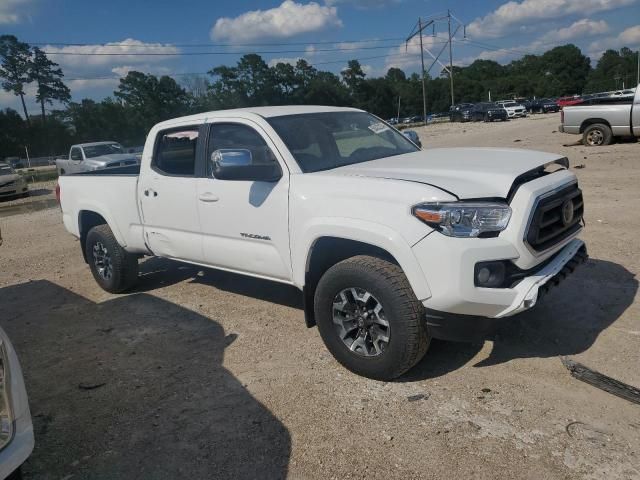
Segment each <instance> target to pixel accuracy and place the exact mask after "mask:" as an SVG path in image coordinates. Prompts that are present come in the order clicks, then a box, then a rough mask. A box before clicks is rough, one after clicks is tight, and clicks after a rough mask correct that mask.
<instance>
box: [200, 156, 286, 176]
mask: <svg viewBox="0 0 640 480" xmlns="http://www.w3.org/2000/svg"><path fill="white" fill-rule="evenodd" d="M211 163H212V167H213V168H212V171H213V176H214V177H215V178H217V179H219V180H245V181H254V182H277V181H278V180H280V178H282V170H280V165H278V163H277V162H270V163H266V164H254V163H253V158H252V155H251V150H247V149H245V148H238V149H231V148H224V149H219V150H216V151H214V152H213V153H212V154H211Z"/></svg>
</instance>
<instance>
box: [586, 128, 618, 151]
mask: <svg viewBox="0 0 640 480" xmlns="http://www.w3.org/2000/svg"><path fill="white" fill-rule="evenodd" d="M612 138H613V133H612V132H611V129H610V128H609V126H608V125H605V124H604V123H594V124H593V125H589V126H588V127H587V128H586V129H585V131H584V133H583V134H582V142H583V143H584V144H585V145H587V146H589V147H598V146H600V145H609V144H610V143H611V140H612Z"/></svg>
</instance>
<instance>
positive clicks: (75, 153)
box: [71, 148, 82, 160]
mask: <svg viewBox="0 0 640 480" xmlns="http://www.w3.org/2000/svg"><path fill="white" fill-rule="evenodd" d="M71 160H82V152H80V149H79V148H72V149H71Z"/></svg>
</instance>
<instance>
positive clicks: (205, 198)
mask: <svg viewBox="0 0 640 480" xmlns="http://www.w3.org/2000/svg"><path fill="white" fill-rule="evenodd" d="M198 198H199V199H200V201H201V202H217V201H218V200H220V198H219V197H217V196H215V195H214V194H213V193H211V192H205V193H202V194H200V195H199V196H198Z"/></svg>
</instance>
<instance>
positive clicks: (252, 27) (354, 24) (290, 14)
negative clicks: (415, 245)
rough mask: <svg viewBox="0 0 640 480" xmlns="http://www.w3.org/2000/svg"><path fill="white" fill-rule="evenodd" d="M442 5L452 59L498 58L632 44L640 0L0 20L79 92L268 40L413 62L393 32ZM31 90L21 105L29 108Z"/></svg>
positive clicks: (22, 11)
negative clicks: (450, 30) (452, 20)
mask: <svg viewBox="0 0 640 480" xmlns="http://www.w3.org/2000/svg"><path fill="white" fill-rule="evenodd" d="M447 8H449V9H451V11H452V13H453V14H454V15H455V16H456V18H457V19H459V20H460V22H462V23H464V24H466V26H467V27H466V32H467V39H466V40H465V39H464V38H463V35H462V29H460V31H459V32H458V34H457V35H456V41H455V42H454V44H453V50H454V62H455V63H456V64H459V65H466V64H469V63H471V62H472V61H473V60H475V59H476V58H487V59H493V60H496V61H498V62H501V63H507V62H509V61H510V60H513V59H514V58H518V57H520V56H522V55H523V54H524V53H538V52H542V51H545V50H547V49H549V48H551V47H553V46H554V45H560V44H565V43H569V42H571V43H575V44H576V45H578V46H579V47H580V48H582V50H583V52H584V53H585V54H587V55H589V56H590V57H591V58H592V59H593V60H595V59H597V58H598V57H599V56H600V55H601V53H602V52H603V51H604V50H605V49H607V48H620V47H621V46H629V47H631V48H634V49H637V48H639V47H640V0H513V1H508V2H505V1H501V0H495V1H461V0H452V1H449V2H442V1H437V2H436V1H433V0H316V1H315V2H313V1H311V2H310V1H308V0H272V1H260V2H259V1H242V0H237V1H235V2H226V1H225V2H222V1H221V2H216V1H211V0H208V1H205V0H189V1H182V2H176V1H163V0H155V1H137V2H136V1H132V0H129V1H123V0H109V1H108V2H105V1H92V0H84V1H80V0H64V2H63V1H54V0H0V31H1V32H2V33H11V34H14V35H16V36H17V37H18V38H19V39H20V40H23V41H26V42H28V43H32V44H41V45H40V46H41V48H43V49H44V50H45V51H47V52H49V53H50V58H51V59H52V60H54V61H55V62H57V63H59V64H60V65H61V67H62V68H63V71H64V73H65V76H66V79H67V84H68V85H69V87H70V88H71V90H72V95H73V99H74V100H76V101H77V100H80V99H82V98H85V97H88V98H94V99H101V98H104V97H105V96H108V95H111V94H112V92H113V90H114V89H115V87H116V86H117V84H118V78H119V77H120V76H122V75H125V74H126V72H127V71H129V70H132V69H135V70H140V71H144V72H149V73H154V74H170V75H176V77H175V78H176V79H177V80H179V81H182V80H184V79H185V78H186V77H185V76H183V75H180V74H184V73H204V72H206V71H207V70H209V69H211V68H212V67H214V66H217V65H221V64H234V63H235V61H236V60H237V59H238V58H239V56H240V55H241V54H242V53H248V52H251V51H258V52H273V53H264V54H262V56H263V57H264V58H265V60H266V61H268V62H271V63H274V62H277V61H278V60H280V61H289V62H294V61H295V60H296V59H297V58H300V57H303V58H306V59H307V60H308V61H309V62H310V63H312V64H314V65H316V66H317V68H319V69H324V70H331V71H334V72H339V71H340V70H341V69H342V68H344V66H345V65H346V61H347V60H348V59H350V58H357V59H360V60H361V63H362V64H363V65H364V66H365V71H366V72H368V74H369V75H373V76H377V75H381V74H384V72H386V70H387V69H388V68H389V67H391V66H398V67H401V68H403V69H404V70H405V71H407V72H412V71H416V70H417V69H418V66H419V55H418V52H419V50H418V47H417V45H416V44H410V45H409V48H408V50H407V49H406V48H405V46H404V44H403V42H402V40H401V39H402V38H405V37H406V36H407V34H408V33H409V32H410V31H411V29H412V27H413V26H414V25H415V23H416V21H417V18H418V16H422V17H423V18H433V15H434V14H435V15H436V16H437V15H442V14H443V13H446V9H447ZM431 33H433V32H432V31H429V35H428V36H427V37H426V38H425V45H426V47H427V48H428V49H429V50H430V51H432V52H433V53H435V54H437V52H438V51H439V50H440V48H441V47H442V45H443V43H442V41H443V40H442V37H443V36H444V35H445V34H446V23H443V22H439V23H437V27H436V31H435V33H436V36H432V35H431ZM362 40H372V41H370V42H362ZM353 41H356V42H358V41H359V42H360V43H354V42H353ZM62 44H81V45H77V46H76V45H62ZM195 44H199V45H201V46H199V47H195V46H194V45H195ZM214 44H215V46H214ZM274 44H278V45H274ZM219 45H224V46H219ZM198 52H221V53H224V54H223V55H194V54H195V53H198ZM56 53H57V54H56ZM61 53H62V54H64V55H61ZM77 53H84V54H87V53H89V54H94V53H111V54H113V53H117V54H119V55H73V54H77ZM131 53H156V54H159V55H153V56H139V55H135V56H132V55H130V54H131ZM120 54H121V55H120ZM445 58H446V56H443V58H442V59H443V61H444V60H445ZM430 63H431V62H429V64H430ZM438 70H439V69H438V68H437V66H436V67H434V70H433V71H434V72H436V71H438ZM27 93H28V94H29V93H31V92H29V91H28V92H27ZM28 96H29V99H28V100H29V105H28V108H29V110H30V111H31V110H33V111H37V106H36V105H35V103H34V101H33V95H32V94H31V95H28ZM17 105H18V103H17V99H16V97H14V96H13V95H11V94H8V93H6V92H1V93H0V107H1V108H5V107H13V108H16V107H17Z"/></svg>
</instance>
